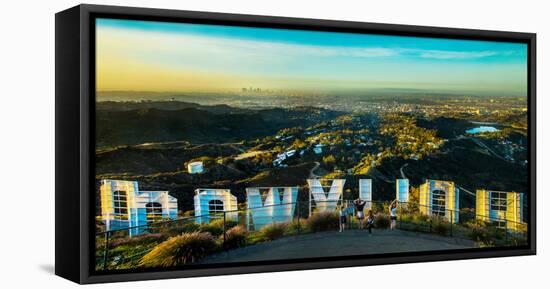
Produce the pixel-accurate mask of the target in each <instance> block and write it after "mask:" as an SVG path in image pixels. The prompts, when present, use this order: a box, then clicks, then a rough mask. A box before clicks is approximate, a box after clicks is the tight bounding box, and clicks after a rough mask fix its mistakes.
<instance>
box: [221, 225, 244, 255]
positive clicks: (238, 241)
mask: <svg viewBox="0 0 550 289" xmlns="http://www.w3.org/2000/svg"><path fill="white" fill-rule="evenodd" d="M247 235H248V231H247V230H246V228H245V227H243V226H235V227H233V228H231V229H229V230H227V232H226V233H225V242H223V244H222V247H223V249H224V250H230V249H236V248H240V247H244V246H246V243H247V240H246V239H247Z"/></svg>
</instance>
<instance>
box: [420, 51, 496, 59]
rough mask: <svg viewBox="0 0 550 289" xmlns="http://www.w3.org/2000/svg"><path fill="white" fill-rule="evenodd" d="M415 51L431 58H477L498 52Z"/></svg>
mask: <svg viewBox="0 0 550 289" xmlns="http://www.w3.org/2000/svg"><path fill="white" fill-rule="evenodd" d="M416 52H417V54H418V56H419V57H421V58H433V59H478V58H484V57H490V56H495V55H497V54H498V52H496V51H446V50H418V51H416Z"/></svg>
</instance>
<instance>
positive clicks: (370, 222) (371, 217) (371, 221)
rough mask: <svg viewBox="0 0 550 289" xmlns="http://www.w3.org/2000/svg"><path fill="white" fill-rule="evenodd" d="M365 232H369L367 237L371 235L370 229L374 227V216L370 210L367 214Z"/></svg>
mask: <svg viewBox="0 0 550 289" xmlns="http://www.w3.org/2000/svg"><path fill="white" fill-rule="evenodd" d="M366 225H367V230H369V236H370V235H372V228H373V227H374V214H373V213H372V210H369V212H368V213H367V221H366Z"/></svg>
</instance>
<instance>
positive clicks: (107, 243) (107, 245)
mask: <svg viewBox="0 0 550 289" xmlns="http://www.w3.org/2000/svg"><path fill="white" fill-rule="evenodd" d="M110 234H111V231H107V232H105V248H104V249H103V270H107V260H108V259H109V237H110V236H109V235H110Z"/></svg>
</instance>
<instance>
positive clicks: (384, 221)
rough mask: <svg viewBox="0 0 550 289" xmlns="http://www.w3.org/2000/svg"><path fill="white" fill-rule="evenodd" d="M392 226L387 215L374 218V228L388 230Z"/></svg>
mask: <svg viewBox="0 0 550 289" xmlns="http://www.w3.org/2000/svg"><path fill="white" fill-rule="evenodd" d="M389 226H390V217H389V216H388V215H386V214H379V215H378V216H375V217H374V227H375V228H377V229H387V228H388V227H389Z"/></svg>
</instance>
